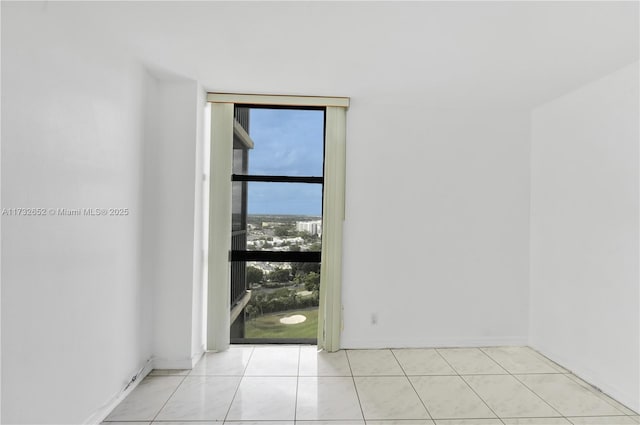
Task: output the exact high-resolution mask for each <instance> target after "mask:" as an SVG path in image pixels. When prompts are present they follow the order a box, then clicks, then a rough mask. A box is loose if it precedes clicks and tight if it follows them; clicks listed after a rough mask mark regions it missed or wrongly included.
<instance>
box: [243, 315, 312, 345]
mask: <svg viewBox="0 0 640 425" xmlns="http://www.w3.org/2000/svg"><path fill="white" fill-rule="evenodd" d="M295 314H301V315H303V316H305V317H306V318H307V320H305V321H304V322H302V323H298V324H295V325H284V324H282V323H280V319H282V318H283V317H287V316H293V315H295ZM244 326H245V328H244V329H245V338H316V337H317V336H318V309H317V308H314V309H307V310H290V311H283V312H281V313H271V314H265V315H264V316H259V317H256V318H255V319H251V320H247V321H246V322H245V325H244Z"/></svg>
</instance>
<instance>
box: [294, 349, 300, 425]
mask: <svg viewBox="0 0 640 425" xmlns="http://www.w3.org/2000/svg"><path fill="white" fill-rule="evenodd" d="M301 352H302V350H301V349H300V346H298V368H297V371H296V372H297V373H296V397H295V403H294V404H293V423H294V424H295V423H296V421H297V420H298V389H299V388H300V356H301V355H302V353H301Z"/></svg>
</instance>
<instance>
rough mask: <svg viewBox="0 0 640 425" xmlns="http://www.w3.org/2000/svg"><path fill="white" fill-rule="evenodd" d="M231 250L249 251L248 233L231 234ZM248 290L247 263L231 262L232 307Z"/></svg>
mask: <svg viewBox="0 0 640 425" xmlns="http://www.w3.org/2000/svg"><path fill="white" fill-rule="evenodd" d="M231 249H232V250H234V251H235V250H243V251H244V250H246V249H247V231H246V230H236V231H235V232H231ZM246 290H247V262H246V261H232V262H231V307H232V308H233V306H234V305H235V304H236V303H237V302H238V301H240V299H242V297H243V296H244V294H245V292H246Z"/></svg>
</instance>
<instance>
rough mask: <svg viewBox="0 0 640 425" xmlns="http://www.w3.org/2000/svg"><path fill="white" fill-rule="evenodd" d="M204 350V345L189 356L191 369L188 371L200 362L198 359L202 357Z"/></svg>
mask: <svg viewBox="0 0 640 425" xmlns="http://www.w3.org/2000/svg"><path fill="white" fill-rule="evenodd" d="M204 352H205V349H204V345H203V346H202V347H200V348H199V349H198V351H197V352H196V353H195V354H194V355H193V356H191V367H190V368H189V369H193V367H194V366H195V365H196V363H198V362H199V361H200V358H201V357H202V356H203V355H204Z"/></svg>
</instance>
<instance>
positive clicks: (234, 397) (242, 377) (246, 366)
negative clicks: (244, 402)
mask: <svg viewBox="0 0 640 425" xmlns="http://www.w3.org/2000/svg"><path fill="white" fill-rule="evenodd" d="M255 350H256V347H252V348H251V354H249V359H248V360H247V364H246V365H245V367H244V369H243V371H242V376H241V377H240V380H239V381H238V385H237V386H236V390H235V391H234V392H233V397H232V398H231V403H229V408H228V409H227V413H225V415H224V419H223V420H222V423H225V422H226V421H227V417H228V416H229V412H231V406H233V402H234V401H236V396H237V395H238V391H239V390H240V385H241V384H242V381H243V380H244V378H245V377H244V374H245V372H246V371H247V368H248V367H249V363H250V362H251V359H252V358H253V353H254V352H255Z"/></svg>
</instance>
